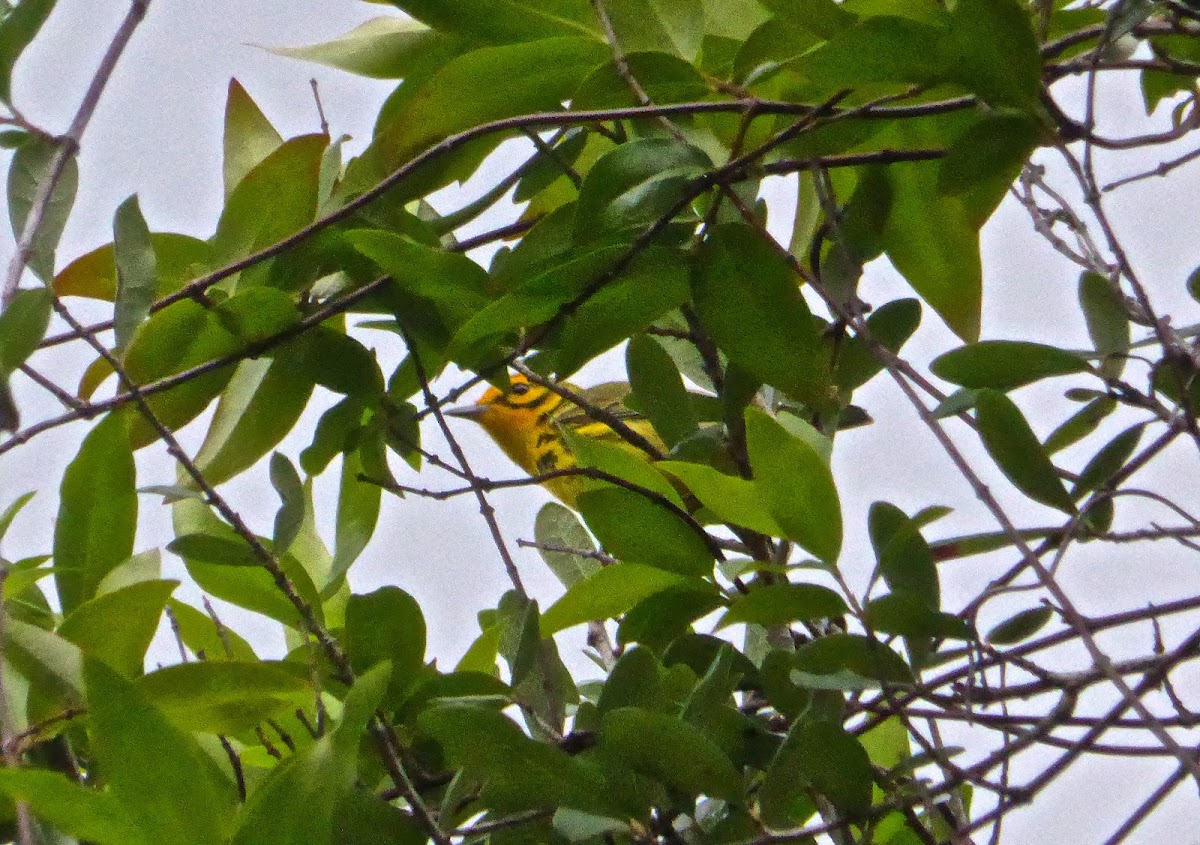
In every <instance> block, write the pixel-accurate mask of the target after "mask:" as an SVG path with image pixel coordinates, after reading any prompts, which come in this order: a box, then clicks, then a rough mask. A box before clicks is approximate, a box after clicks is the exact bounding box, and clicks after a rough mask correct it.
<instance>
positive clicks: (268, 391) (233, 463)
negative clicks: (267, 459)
mask: <svg viewBox="0 0 1200 845" xmlns="http://www.w3.org/2000/svg"><path fill="white" fill-rule="evenodd" d="M307 355H308V353H307V350H306V348H305V347H304V345H303V343H300V344H285V345H283V346H282V347H279V348H277V349H276V350H274V354H273V355H272V356H271V357H270V358H266V357H263V358H251V359H248V360H245V361H242V362H241V363H240V364H238V365H237V369H236V370H234V373H233V376H232V377H231V378H230V379H229V383H228V384H227V385H226V386H225V389H224V390H222V391H221V398H220V400H219V401H218V402H217V409H216V412H215V413H214V414H213V417H212V421H211V422H210V423H209V425H208V431H207V432H206V433H205V436H204V443H203V444H201V446H200V451H199V452H197V453H196V457H195V463H196V467H197V469H199V470H200V472H201V473H202V474H203V475H204V478H205V480H206V481H207V482H208V483H209V484H211V485H213V486H214V487H215V486H217V485H219V484H223V483H225V482H226V481H228V480H229V479H231V478H234V477H235V476H237V475H239V474H241V473H242V472H244V471H245V470H247V469H249V468H250V467H252V466H254V465H255V464H256V463H258V461H259V460H260V459H262V458H263V457H264V456H265V455H266V454H267V453H268V452H270V451H271V450H272V449H274V448H275V447H276V446H277V445H279V442H280V441H281V440H283V438H284V437H285V436H287V434H288V432H289V431H291V430H292V428H293V427H294V426H295V424H296V421H297V420H299V419H300V415H301V414H302V413H303V412H304V409H305V407H307V405H308V400H309V398H310V397H311V396H312V393H313V387H314V384H313V379H312V377H311V376H310V375H309V373H308V371H307V368H306V367H305V366H304V364H305V362H306V360H307ZM184 483H185V484H186V486H187V487H188V488H194V486H195V482H194V481H193V480H192V479H191V478H190V477H189V478H187V479H186V481H185V482H184Z"/></svg>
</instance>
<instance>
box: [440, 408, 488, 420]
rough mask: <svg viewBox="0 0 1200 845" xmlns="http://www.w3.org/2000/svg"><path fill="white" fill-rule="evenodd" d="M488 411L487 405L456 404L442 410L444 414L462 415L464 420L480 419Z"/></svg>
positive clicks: (451, 415)
mask: <svg viewBox="0 0 1200 845" xmlns="http://www.w3.org/2000/svg"><path fill="white" fill-rule="evenodd" d="M486 412H487V405H455V406H454V407H453V408H446V409H444V410H443V411H442V414H443V416H447V417H462V418H463V419H464V420H478V419H479V418H480V417H481V416H483V415H484V414H485V413H486Z"/></svg>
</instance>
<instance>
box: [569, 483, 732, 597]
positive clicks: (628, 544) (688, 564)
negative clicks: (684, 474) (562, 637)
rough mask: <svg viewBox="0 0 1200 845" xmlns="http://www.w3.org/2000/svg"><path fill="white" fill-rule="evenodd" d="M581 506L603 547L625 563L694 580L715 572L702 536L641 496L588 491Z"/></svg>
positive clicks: (611, 490)
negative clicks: (651, 567) (660, 570)
mask: <svg viewBox="0 0 1200 845" xmlns="http://www.w3.org/2000/svg"><path fill="white" fill-rule="evenodd" d="M577 505H578V508H579V512H580V513H582V514H583V518H584V520H585V521H586V522H587V525H588V528H590V529H591V530H592V533H593V534H595V535H596V539H597V540H599V541H600V545H601V546H603V547H604V548H605V549H606V550H607V551H608V552H609V553H610V554H612V555H613V556H615V557H617V558H619V559H621V560H623V561H626V562H628V563H645V564H649V565H650V566H654V567H657V568H659V569H664V570H667V571H669V572H674V573H678V574H680V575H686V576H690V577H702V576H704V575H707V574H708V573H709V572H711V571H712V561H713V553H712V550H711V549H710V548H709V544H708V542H707V540H706V539H705V538H704V537H702V536H700V534H701V532H700V531H699V530H698V529H697V528H696V527H695V526H694V525H692V524H689V523H687V522H685V521H684V520H683V518H682V517H681V516H679V515H677V514H676V513H674V512H672V511H669V510H667V509H666V508H665V507H663V506H662V505H661V504H659V503H658V502H654V501H651V500H650V499H647V498H646V497H645V496H643V495H641V494H640V493H634V492H633V491H631V490H622V489H618V488H610V489H605V490H588V491H585V492H583V493H581V494H580V495H579V499H578V502H577Z"/></svg>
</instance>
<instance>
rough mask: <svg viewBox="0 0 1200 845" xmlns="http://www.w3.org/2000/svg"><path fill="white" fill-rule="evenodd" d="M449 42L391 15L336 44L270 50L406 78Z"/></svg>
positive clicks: (371, 74) (355, 70)
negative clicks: (435, 48)
mask: <svg viewBox="0 0 1200 845" xmlns="http://www.w3.org/2000/svg"><path fill="white" fill-rule="evenodd" d="M447 40H449V39H448V38H447V36H446V35H445V34H443V33H440V32H435V31H433V30H431V29H430V28H429V27H427V26H425V25H423V24H421V23H419V22H417V21H413V20H409V19H406V18H401V17H396V16H395V15H389V16H386V17H378V18H371V19H370V20H369V21H367V22H366V23H363V24H360V25H359V26H357V27H355V28H354V29H352V30H350V31H349V32H347V33H346V34H345V35H343V36H341V37H339V38H335V39H333V40H332V41H325V42H323V43H321V44H313V45H310V46H307V47H271V48H269V49H270V51H271V52H272V53H277V54H279V55H281V56H291V57H292V58H295V59H307V60H308V61H310V62H319V63H320V64H323V65H329V66H330V67H336V68H339V69H341V70H345V71H349V72H350V73H355V74H358V75H359V76H367V77H370V78H373V79H406V78H408V77H409V75H410V74H411V73H412V72H413V71H414V70H415V69H416V68H417V66H418V61H419V59H420V58H421V57H422V56H423V55H424V54H426V53H427V52H428V50H429V49H430V47H431V46H432V45H433V44H435V43H438V42H444V41H447Z"/></svg>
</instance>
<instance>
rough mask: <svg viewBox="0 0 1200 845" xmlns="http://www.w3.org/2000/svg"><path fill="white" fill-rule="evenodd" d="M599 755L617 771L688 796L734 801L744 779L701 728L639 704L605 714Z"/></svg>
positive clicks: (739, 794) (740, 793)
mask: <svg viewBox="0 0 1200 845" xmlns="http://www.w3.org/2000/svg"><path fill="white" fill-rule="evenodd" d="M598 750H599V753H600V754H602V755H603V756H604V757H606V758H608V759H609V760H611V761H612V762H613V764H614V765H616V766H618V767H619V768H620V769H621V770H632V771H634V772H638V773H639V774H643V775H646V776H647V777H651V778H653V779H655V780H657V781H659V782H661V783H663V784H666V785H668V786H672V787H674V788H676V789H679V790H681V791H682V792H683V793H684V794H686V795H689V796H694V795H700V794H703V795H708V796H710V797H713V798H724V799H725V800H727V801H736V800H737V799H738V798H739V797H740V796H741V795H742V779H741V776H740V775H739V774H738V772H737V770H735V769H734V767H733V764H732V763H731V762H730V760H729V758H728V757H727V756H725V754H724V753H723V752H722V751H721V750H720V749H719V748H718V747H717V746H716V745H715V744H713V742H712V740H711V739H709V737H708V735H707V734H705V733H704V731H702V730H700V729H699V728H697V727H694V726H693V725H690V724H688V723H686V722H682V721H680V720H679V719H678V718H677V717H675V716H670V715H667V714H664V713H652V712H650V711H647V710H643V709H641V708H639V707H622V708H619V709H617V710H613V711H611V712H609V713H606V714H605V715H604V719H603V721H602V723H601V726H600V744H599V749H598Z"/></svg>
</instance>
